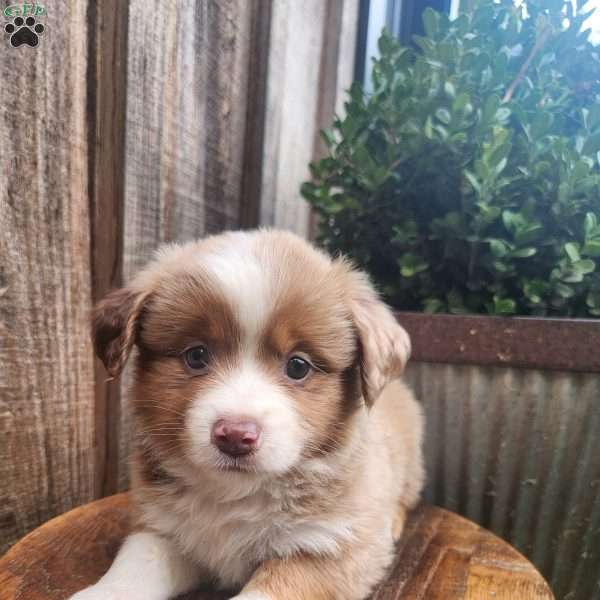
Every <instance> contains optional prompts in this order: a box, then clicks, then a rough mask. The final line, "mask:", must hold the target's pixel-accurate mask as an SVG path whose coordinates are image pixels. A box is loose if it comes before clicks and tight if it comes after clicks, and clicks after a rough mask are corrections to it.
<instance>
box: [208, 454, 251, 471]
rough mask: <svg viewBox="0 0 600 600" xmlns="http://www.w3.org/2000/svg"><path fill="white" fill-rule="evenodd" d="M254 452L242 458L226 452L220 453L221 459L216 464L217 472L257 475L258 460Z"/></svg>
mask: <svg viewBox="0 0 600 600" xmlns="http://www.w3.org/2000/svg"><path fill="white" fill-rule="evenodd" d="M254 454H255V453H254V452H253V453H251V454H244V455H241V456H231V455H229V454H225V453H224V452H219V457H218V459H217V462H216V465H215V466H216V469H217V471H223V472H230V473H231V472H233V473H256V472H258V469H257V467H256V460H255V458H254Z"/></svg>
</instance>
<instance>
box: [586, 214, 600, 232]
mask: <svg viewBox="0 0 600 600" xmlns="http://www.w3.org/2000/svg"><path fill="white" fill-rule="evenodd" d="M597 227H598V219H597V218H596V215H595V214H594V213H591V212H589V213H586V215H585V219H584V221H583V231H584V233H585V237H586V238H587V237H589V236H590V235H592V232H593V231H594V230H595V229H596V228H597Z"/></svg>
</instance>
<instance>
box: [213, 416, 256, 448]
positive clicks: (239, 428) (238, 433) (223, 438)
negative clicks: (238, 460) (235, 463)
mask: <svg viewBox="0 0 600 600" xmlns="http://www.w3.org/2000/svg"><path fill="white" fill-rule="evenodd" d="M261 433H262V430H261V428H260V426H259V425H258V423H256V421H251V420H234V419H219V420H218V421H217V422H216V423H215V424H214V425H213V428H212V433H211V440H212V443H213V444H214V445H215V446H216V447H217V448H218V449H219V450H220V451H221V452H223V453H224V454H228V455H229V456H244V455H246V454H250V453H251V452H254V451H256V450H258V448H259V445H260V439H261Z"/></svg>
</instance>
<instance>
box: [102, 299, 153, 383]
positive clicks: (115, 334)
mask: <svg viewBox="0 0 600 600" xmlns="http://www.w3.org/2000/svg"><path fill="white" fill-rule="evenodd" d="M147 296H148V294H147V293H143V292H134V291H133V290H131V289H129V288H122V289H118V290H113V291H112V292H110V293H109V294H108V295H107V296H106V298H104V299H103V300H101V301H100V302H98V304H97V305H96V306H95V307H94V310H93V312H92V340H93V342H94V350H95V351H96V354H97V356H98V358H99V359H100V360H101V361H102V362H103V363H104V367H105V368H106V370H107V372H108V374H109V375H110V376H111V377H118V376H119V375H120V374H121V371H122V370H123V368H124V366H125V363H126V362H127V359H128V358H129V354H130V353H131V350H132V348H133V346H134V344H135V342H136V338H137V333H138V329H139V320H140V315H141V313H142V309H143V307H144V303H145V301H146V299H147Z"/></svg>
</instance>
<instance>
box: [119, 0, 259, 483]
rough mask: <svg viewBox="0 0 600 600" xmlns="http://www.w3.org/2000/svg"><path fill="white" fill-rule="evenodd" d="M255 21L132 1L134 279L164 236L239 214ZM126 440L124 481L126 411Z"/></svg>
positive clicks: (240, 1)
mask: <svg viewBox="0 0 600 600" xmlns="http://www.w3.org/2000/svg"><path fill="white" fill-rule="evenodd" d="M251 25H252V3H250V2H246V1H244V0H226V1H216V0H210V1H206V2H197V1H196V0H181V1H179V0H178V1H175V0H169V1H165V0H152V1H150V2H148V1H147V0H132V1H131V2H130V3H129V36H128V39H129V49H128V102H127V116H126V128H127V138H126V147H125V164H126V168H125V208H124V233H123V272H124V278H125V280H128V279H130V278H131V277H132V276H133V274H134V273H135V272H137V270H138V269H139V268H140V267H141V266H142V265H143V264H145V263H146V262H147V260H148V259H149V258H150V256H151V255H152V252H153V251H154V249H155V248H156V247H157V246H158V245H159V244H161V243H163V242H169V241H184V240H188V239H192V238H196V237H200V236H202V235H205V234H206V233H211V232H214V231H219V230H222V229H227V228H235V227H237V226H239V224H240V212H241V211H240V199H241V197H242V193H241V186H242V169H243V163H244V134H245V123H246V112H247V84H248V81H247V79H248V74H247V71H248V69H247V67H248V58H249V48H250V35H251ZM124 380H125V381H127V376H125V378H124ZM113 385H116V384H113ZM125 385H127V384H126V383H125ZM119 440H120V442H119V443H120V449H119V474H120V477H119V480H120V487H121V489H124V488H125V487H126V486H127V456H128V453H129V426H128V416H127V413H126V411H124V413H123V418H122V422H121V431H120V433H119Z"/></svg>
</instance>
